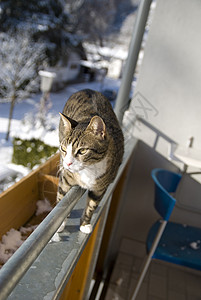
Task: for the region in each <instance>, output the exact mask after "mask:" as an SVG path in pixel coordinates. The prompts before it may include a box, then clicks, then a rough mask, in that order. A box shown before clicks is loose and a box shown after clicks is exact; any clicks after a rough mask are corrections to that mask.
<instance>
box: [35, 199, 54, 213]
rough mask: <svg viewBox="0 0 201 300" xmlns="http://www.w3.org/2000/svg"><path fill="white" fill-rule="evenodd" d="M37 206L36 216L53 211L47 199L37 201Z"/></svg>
mask: <svg viewBox="0 0 201 300" xmlns="http://www.w3.org/2000/svg"><path fill="white" fill-rule="evenodd" d="M36 206H37V210H36V216H39V215H41V214H43V213H45V212H50V211H51V210H52V205H51V204H50V202H49V201H48V200H47V199H45V200H39V201H37V203H36Z"/></svg>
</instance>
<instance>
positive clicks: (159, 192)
mask: <svg viewBox="0 0 201 300" xmlns="http://www.w3.org/2000/svg"><path fill="white" fill-rule="evenodd" d="M151 176H152V178H153V180H154V183H155V200H154V206H155V209H156V210H157V211H158V213H159V214H160V215H161V217H162V218H163V219H164V220H166V221H168V220H169V218H170V215H171V213H172V210H173V208H174V206H175V203H176V200H175V198H174V195H173V194H174V193H175V191H176V188H177V185H178V183H179V181H180V180H181V177H182V176H181V174H177V173H174V172H171V171H168V170H164V169H154V170H152V172H151ZM171 194H172V195H171Z"/></svg>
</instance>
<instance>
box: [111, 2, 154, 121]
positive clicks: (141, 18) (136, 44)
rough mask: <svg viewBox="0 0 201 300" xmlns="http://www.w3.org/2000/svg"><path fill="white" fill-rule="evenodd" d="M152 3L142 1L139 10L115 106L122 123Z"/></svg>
mask: <svg viewBox="0 0 201 300" xmlns="http://www.w3.org/2000/svg"><path fill="white" fill-rule="evenodd" d="M151 3H152V0H141V2H140V5H139V8H138V14H137V18H136V22H135V24H134V29H133V35H132V38H131V42H130V47H129V53H128V58H127V61H126V66H125V70H124V74H123V78H122V82H121V86H120V89H119V92H118V96H117V101H116V105H115V113H116V115H117V118H118V120H119V122H120V123H121V122H122V119H123V115H124V111H125V109H126V107H127V106H128V102H129V94H130V90H131V84H132V81H133V74H134V71H135V68H136V64H137V60H138V55H139V51H140V48H141V43H142V39H143V35H144V31H145V26H146V22H147V18H148V14H149V10H150V5H151Z"/></svg>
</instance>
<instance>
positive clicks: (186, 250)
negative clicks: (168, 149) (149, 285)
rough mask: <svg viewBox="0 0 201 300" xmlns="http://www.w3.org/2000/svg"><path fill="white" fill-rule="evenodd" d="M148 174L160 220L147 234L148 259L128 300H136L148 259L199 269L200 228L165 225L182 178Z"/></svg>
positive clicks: (158, 172)
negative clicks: (153, 188) (150, 176)
mask: <svg viewBox="0 0 201 300" xmlns="http://www.w3.org/2000/svg"><path fill="white" fill-rule="evenodd" d="M151 175H152V178H153V180H154V183H155V201H154V206H155V209H156V210H157V212H158V213H159V214H160V216H161V217H162V219H161V220H159V221H157V222H156V223H155V224H154V225H153V226H152V227H151V229H150V231H149V234H148V237H147V241H146V244H147V251H148V256H147V259H146V261H145V263H144V265H143V268H142V272H141V275H140V277H139V280H138V283H137V286H136V288H135V290H134V293H133V296H132V298H131V299H132V300H134V299H136V296H137V293H138V291H139V289H140V286H141V284H142V282H143V279H144V277H145V274H146V272H147V269H148V267H149V264H150V262H151V260H152V258H154V259H160V260H164V261H167V262H170V263H174V264H178V265H182V266H185V267H189V268H193V269H197V270H201V229H200V228H196V227H192V226H187V225H183V224H178V223H174V222H168V221H169V218H170V215H171V213H172V211H173V208H174V206H175V203H176V199H175V198H174V194H175V192H176V189H177V186H178V184H179V182H180V180H181V177H182V176H181V175H180V174H177V173H174V172H171V171H168V170H163V169H154V170H153V171H152V173H151Z"/></svg>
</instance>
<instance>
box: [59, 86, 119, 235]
mask: <svg viewBox="0 0 201 300" xmlns="http://www.w3.org/2000/svg"><path fill="white" fill-rule="evenodd" d="M60 115H61V119H60V124H59V141H60V154H61V155H60V156H61V160H60V176H59V186H58V192H57V201H60V200H61V199H62V198H63V196H64V195H65V194H66V193H67V192H68V191H69V189H70V188H71V187H72V186H74V185H79V186H81V187H82V188H84V189H87V190H88V197H87V203H86V207H85V209H84V212H83V215H82V217H81V220H80V230H81V231H82V232H85V233H90V232H91V231H92V226H91V224H90V220H91V217H92V214H93V212H94V210H95V209H96V207H97V206H98V204H99V202H100V200H101V199H102V197H103V195H104V193H105V191H106V189H107V187H108V185H109V184H110V183H111V182H112V181H113V180H114V178H115V176H116V174H117V171H118V168H119V165H120V164H121V161H122V156H123V152H124V139H123V134H122V131H121V128H120V126H119V124H118V121H117V118H116V116H115V114H114V112H113V109H112V106H111V104H110V102H109V101H108V100H107V98H106V97H104V96H103V95H102V94H101V93H99V92H96V91H93V90H89V89H86V90H82V91H79V92H76V93H75V94H73V95H72V96H71V97H70V98H69V100H68V101H67V103H66V105H65V107H64V110H63V113H62V114H61V113H60ZM63 227H64V226H63ZM63 227H62V228H63ZM59 231H61V230H59Z"/></svg>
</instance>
